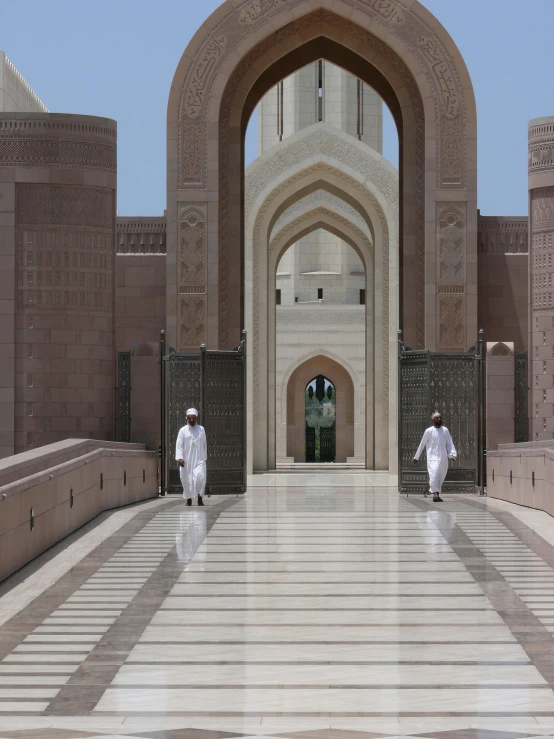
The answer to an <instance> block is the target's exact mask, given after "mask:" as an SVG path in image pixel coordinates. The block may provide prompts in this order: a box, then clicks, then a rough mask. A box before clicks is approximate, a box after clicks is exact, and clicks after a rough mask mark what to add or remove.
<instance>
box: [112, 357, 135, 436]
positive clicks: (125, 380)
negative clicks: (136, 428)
mask: <svg viewBox="0 0 554 739" xmlns="http://www.w3.org/2000/svg"><path fill="white" fill-rule="evenodd" d="M115 438H116V441H127V442H129V441H131V352H117V389H116V418H115Z"/></svg>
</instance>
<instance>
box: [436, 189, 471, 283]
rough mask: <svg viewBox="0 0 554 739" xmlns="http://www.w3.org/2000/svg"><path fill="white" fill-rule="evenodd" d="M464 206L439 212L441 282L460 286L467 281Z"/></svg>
mask: <svg viewBox="0 0 554 739" xmlns="http://www.w3.org/2000/svg"><path fill="white" fill-rule="evenodd" d="M462 208H463V204H462V205H460V206H458V207H455V206H454V205H448V206H447V207H445V208H442V209H441V210H440V211H439V282H440V283H441V284H444V283H446V284H449V285H451V284H460V283H463V282H464V280H465V274H464V256H465V229H464V225H465V224H464V220H465V219H464V216H463V212H462Z"/></svg>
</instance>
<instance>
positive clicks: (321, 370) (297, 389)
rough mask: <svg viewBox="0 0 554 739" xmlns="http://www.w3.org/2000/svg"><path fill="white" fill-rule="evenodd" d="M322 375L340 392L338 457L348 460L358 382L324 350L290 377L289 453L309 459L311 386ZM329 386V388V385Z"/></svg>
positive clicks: (351, 441) (337, 398) (343, 460)
mask: <svg viewBox="0 0 554 739" xmlns="http://www.w3.org/2000/svg"><path fill="white" fill-rule="evenodd" d="M318 376H322V377H324V379H326V380H327V381H328V382H329V383H330V384H331V385H332V386H333V389H334V392H335V393H336V410H335V444H336V447H335V461H336V462H346V461H347V459H348V457H352V456H353V455H354V446H355V439H354V433H355V432H354V405H355V400H354V398H355V392H354V382H353V380H352V377H351V375H350V374H349V372H348V370H347V369H346V368H345V367H344V366H343V365H342V364H339V362H337V361H335V360H334V359H331V357H327V356H324V355H322V354H320V355H317V356H315V357H310V358H309V359H307V360H305V361H303V362H302V363H301V364H300V365H299V366H298V367H296V368H295V369H294V371H293V372H292V373H291V375H290V377H289V378H288V381H287V386H286V387H287V392H286V421H287V455H288V456H289V457H291V458H294V461H295V462H304V461H306V454H307V450H306V420H307V419H306V395H307V386H308V385H309V384H310V383H312V382H313V381H314V380H316V378H317V377H318ZM325 389H327V388H325Z"/></svg>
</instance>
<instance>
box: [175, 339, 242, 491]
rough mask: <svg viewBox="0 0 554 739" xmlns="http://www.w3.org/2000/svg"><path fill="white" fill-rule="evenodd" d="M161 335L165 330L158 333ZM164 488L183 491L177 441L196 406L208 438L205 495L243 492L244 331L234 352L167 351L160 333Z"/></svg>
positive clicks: (199, 420) (204, 348) (203, 348)
mask: <svg viewBox="0 0 554 739" xmlns="http://www.w3.org/2000/svg"><path fill="white" fill-rule="evenodd" d="M162 333H163V332H162ZM161 344H162V381H161V387H162V397H161V408H162V421H161V423H162V449H161V454H162V465H161V466H162V480H161V482H162V491H163V492H164V493H167V492H170V493H180V492H182V487H181V481H180V478H179V468H178V466H177V463H176V461H175V444H176V441H177V435H178V433H179V429H180V428H181V427H182V426H184V425H185V424H186V422H187V420H186V411H187V409H188V408H191V407H194V408H196V409H197V410H198V412H199V414H200V415H199V419H198V422H199V423H201V424H202V425H203V426H204V428H205V429H206V436H207V440H208V466H207V467H208V478H207V482H206V493H208V494H226V493H244V492H245V491H246V333H243V340H242V342H241V344H240V346H239V347H238V349H236V350H235V351H214V350H211V349H209V350H208V349H206V347H205V346H202V347H201V350H200V352H197V353H179V352H175V351H172V350H170V351H169V353H168V354H167V355H166V354H165V339H164V336H162V342H161Z"/></svg>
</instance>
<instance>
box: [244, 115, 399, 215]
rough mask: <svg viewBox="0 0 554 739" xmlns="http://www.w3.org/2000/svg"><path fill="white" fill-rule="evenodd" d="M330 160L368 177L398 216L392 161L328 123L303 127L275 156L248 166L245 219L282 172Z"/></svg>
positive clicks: (261, 159) (396, 175)
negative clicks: (314, 159) (300, 164)
mask: <svg viewBox="0 0 554 739" xmlns="http://www.w3.org/2000/svg"><path fill="white" fill-rule="evenodd" d="M326 156H328V157H330V158H331V159H333V160H336V161H339V162H341V163H342V164H344V165H346V166H348V167H351V168H352V169H353V170H354V171H356V172H357V173H359V174H360V175H362V176H363V177H367V178H368V179H369V180H370V181H371V182H372V184H373V185H375V187H376V189H378V190H379V192H381V193H382V194H383V195H384V197H385V198H386V199H387V201H388V202H389V203H391V207H392V208H393V209H394V212H395V214H398V201H399V196H398V186H399V183H398V173H397V172H396V171H395V169H394V167H393V166H392V165H391V164H389V162H388V161H387V160H386V159H384V158H383V157H381V156H380V155H379V154H377V152H374V151H373V150H372V149H370V148H369V147H368V146H366V145H365V144H363V143H360V142H358V141H356V139H354V138H353V137H352V136H350V135H349V134H345V133H343V132H341V131H339V130H337V129H334V128H332V127H331V126H327V125H326V124H320V123H316V124H315V125H313V126H309V127H308V128H304V129H302V130H301V131H299V132H298V134H296V135H295V136H291V137H290V138H289V139H287V141H286V146H279V147H278V155H277V151H274V152H273V154H272V153H271V152H268V154H267V155H265V156H264V157H260V159H259V160H257V161H256V162H254V164H253V165H251V167H249V169H248V171H247V175H246V181H245V188H244V210H245V214H246V217H248V215H249V214H250V211H251V210H252V205H253V203H254V200H255V199H256V197H257V196H258V195H259V193H260V192H262V191H263V190H264V189H265V188H266V187H267V186H268V185H269V184H270V183H272V182H275V181H276V179H278V178H279V177H280V176H281V175H282V173H283V172H286V171H287V170H289V169H292V168H293V167H294V166H295V165H296V164H297V163H298V162H300V161H304V160H307V159H309V158H310V157H317V158H318V159H321V160H322V161H324V157H326Z"/></svg>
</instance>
